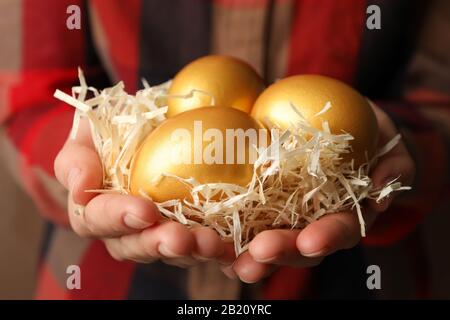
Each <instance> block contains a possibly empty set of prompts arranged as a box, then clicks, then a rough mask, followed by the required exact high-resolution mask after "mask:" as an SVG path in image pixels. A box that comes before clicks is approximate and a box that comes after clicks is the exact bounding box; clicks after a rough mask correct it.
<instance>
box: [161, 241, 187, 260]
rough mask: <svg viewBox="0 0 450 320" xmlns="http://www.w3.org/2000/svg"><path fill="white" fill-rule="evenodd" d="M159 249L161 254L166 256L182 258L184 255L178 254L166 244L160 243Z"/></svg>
mask: <svg viewBox="0 0 450 320" xmlns="http://www.w3.org/2000/svg"><path fill="white" fill-rule="evenodd" d="M158 251H159V253H160V254H162V255H163V256H165V257H170V258H181V257H183V256H182V255H179V254H176V253H174V252H173V251H172V250H170V249H168V248H167V247H166V246H165V245H164V244H160V245H159V247H158Z"/></svg>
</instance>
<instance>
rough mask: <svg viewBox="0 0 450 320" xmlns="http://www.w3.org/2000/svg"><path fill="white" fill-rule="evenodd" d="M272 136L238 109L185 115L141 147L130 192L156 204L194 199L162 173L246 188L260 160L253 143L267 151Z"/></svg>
mask: <svg viewBox="0 0 450 320" xmlns="http://www.w3.org/2000/svg"><path fill="white" fill-rule="evenodd" d="M268 136H269V133H268V132H267V130H266V129H264V127H263V126H262V125H261V124H259V123H258V122H257V121H256V120H254V119H253V118H252V117H251V116H250V115H249V114H247V113H245V112H242V111H240V110H237V109H233V108H229V107H217V106H210V107H203V108H198V109H194V110H189V111H186V112H183V113H180V114H178V115H176V116H174V117H173V118H170V119H167V120H166V121H164V122H163V123H162V124H161V125H160V126H159V127H157V128H156V129H155V130H153V131H152V132H151V133H150V134H149V135H148V137H146V139H145V140H144V142H143V143H142V145H141V146H140V148H139V150H138V152H137V153H136V155H135V157H134V158H133V162H132V167H131V181H130V189H131V193H132V194H135V195H138V194H139V193H140V190H142V191H143V192H145V193H146V194H147V195H149V196H150V197H151V198H152V199H153V200H155V201H157V202H163V201H166V200H171V199H185V198H188V199H190V198H191V196H190V189H189V188H188V187H187V186H186V185H185V184H183V183H182V182H180V181H179V180H177V178H175V177H173V176H163V174H169V175H174V176H177V177H181V178H194V179H195V180H196V181H197V182H199V183H202V184H203V183H232V184H237V185H240V186H243V187H245V186H246V185H247V184H248V183H249V182H250V181H251V178H252V175H253V163H254V161H255V160H256V158H257V153H256V152H255V149H254V148H253V147H252V145H256V146H259V147H266V146H267V144H268V139H269V137H268ZM219 197H220V196H219Z"/></svg>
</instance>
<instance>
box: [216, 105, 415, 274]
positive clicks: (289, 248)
mask: <svg viewBox="0 0 450 320" xmlns="http://www.w3.org/2000/svg"><path fill="white" fill-rule="evenodd" d="M371 105H372V107H373V109H374V112H375V115H376V117H377V121H378V125H379V129H380V130H379V132H380V135H379V146H380V147H381V146H383V145H385V144H386V143H387V142H388V141H390V140H391V139H392V138H393V137H394V136H395V135H396V133H397V130H396V128H395V125H394V124H393V122H392V121H391V119H390V118H389V116H388V115H387V114H386V113H385V112H383V111H382V110H381V109H380V108H378V107H377V106H375V105H374V104H373V103H371ZM414 173H415V166H414V161H413V160H412V158H411V156H410V155H409V153H408V151H407V149H406V147H405V145H404V144H403V143H402V142H400V143H399V144H397V145H396V147H395V148H393V149H392V150H391V151H390V152H388V153H387V154H385V155H384V156H382V157H381V158H380V159H379V160H378V163H377V164H376V166H375V167H374V168H373V170H372V173H371V178H372V181H373V183H374V186H375V187H381V186H383V185H385V184H386V183H387V182H389V181H392V180H393V179H395V178H397V177H399V181H401V182H402V184H404V185H410V184H411V183H412V181H413V179H414ZM394 196H395V194H392V195H391V196H390V197H389V198H387V199H385V200H383V201H382V202H381V203H377V202H376V201H374V200H370V201H368V206H366V207H365V208H364V209H363V212H364V213H363V216H364V220H365V223H366V229H369V228H370V226H371V225H372V224H373V222H374V221H375V219H376V216H377V214H379V213H380V212H383V211H385V210H386V209H387V208H388V207H389V205H390V204H391V202H392V200H393V198H394ZM360 239H361V231H360V224H359V221H358V217H357V215H356V213H354V212H342V213H334V214H328V215H326V216H324V217H323V218H321V219H319V220H318V221H315V222H313V223H311V224H309V225H308V226H307V227H306V228H304V229H303V230H301V231H299V230H268V231H264V232H261V233H260V234H258V235H257V236H256V237H255V238H254V239H253V240H252V241H251V243H250V244H249V249H248V251H246V252H245V253H243V254H241V255H240V256H239V257H238V258H237V260H236V261H235V262H234V264H233V265H232V266H226V267H223V271H224V273H225V274H226V275H228V276H229V277H239V278H240V279H241V280H242V281H244V282H248V283H253V282H257V281H259V280H260V279H262V278H264V277H266V276H268V275H269V274H270V273H271V272H272V271H273V270H275V269H276V268H277V267H278V266H283V265H285V266H295V267H311V266H315V265H317V264H319V263H320V262H321V261H322V260H323V258H324V257H325V256H327V255H329V254H331V253H333V252H336V251H338V250H341V249H348V248H352V247H354V246H355V245H356V244H357V243H358V242H359V241H360Z"/></svg>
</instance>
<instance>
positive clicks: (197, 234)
mask: <svg viewBox="0 0 450 320" xmlns="http://www.w3.org/2000/svg"><path fill="white" fill-rule="evenodd" d="M192 234H193V235H194V239H195V250H194V252H193V254H192V255H193V257H194V258H196V259H198V260H200V261H208V260H212V259H214V258H217V257H219V256H221V255H222V254H223V253H224V250H225V248H224V244H223V241H222V239H220V236H219V235H218V234H217V232H216V231H214V230H213V229H211V228H208V227H196V228H193V229H192Z"/></svg>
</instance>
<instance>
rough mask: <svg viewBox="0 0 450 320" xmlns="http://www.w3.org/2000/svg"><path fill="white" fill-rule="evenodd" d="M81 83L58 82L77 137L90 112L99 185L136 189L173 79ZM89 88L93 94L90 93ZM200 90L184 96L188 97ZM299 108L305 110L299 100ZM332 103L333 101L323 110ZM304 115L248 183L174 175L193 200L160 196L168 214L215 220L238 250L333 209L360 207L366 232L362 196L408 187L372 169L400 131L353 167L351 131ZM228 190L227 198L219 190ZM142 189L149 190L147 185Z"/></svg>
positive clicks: (262, 158)
mask: <svg viewBox="0 0 450 320" xmlns="http://www.w3.org/2000/svg"><path fill="white" fill-rule="evenodd" d="M79 78H80V85H79V86H76V87H74V88H73V89H72V96H70V95H68V94H66V93H64V92H62V91H59V90H57V91H56V92H55V95H54V96H55V97H56V98H58V99H60V100H62V101H64V102H66V103H67V104H69V105H71V106H73V107H75V109H76V112H75V115H74V122H73V128H72V133H71V137H72V138H73V137H75V135H76V132H77V130H78V126H79V121H80V119H81V118H87V119H88V120H89V123H90V125H91V132H92V137H93V141H94V144H95V147H96V149H97V152H98V154H99V156H100V159H101V160H102V164H103V170H104V174H103V186H104V188H103V189H101V190H90V191H92V192H104V193H117V194H129V192H130V191H129V186H130V166H131V162H132V159H133V156H134V154H135V153H136V151H137V150H138V148H139V146H140V144H141V143H142V142H143V140H144V139H145V138H146V137H147V136H148V134H149V133H150V132H152V130H154V129H155V128H156V127H157V126H158V125H159V124H161V123H162V122H163V121H164V120H165V119H166V117H165V113H166V112H167V100H168V99H170V98H174V96H170V95H168V93H167V90H168V88H169V86H170V81H168V82H165V83H163V84H161V85H158V86H153V87H152V86H150V85H149V84H148V83H147V82H146V81H143V84H144V89H142V90H139V91H137V92H136V94H135V95H130V94H128V93H126V92H125V90H124V85H123V83H122V82H119V83H118V84H116V85H115V86H113V87H110V88H106V89H104V90H101V91H99V90H97V89H95V88H92V87H88V86H87V84H86V81H85V79H84V76H83V74H82V72H81V71H80V72H79ZM88 92H91V93H92V95H93V97H91V98H89V99H87V96H88ZM196 92H198V93H202V94H208V93H205V92H200V91H193V92H192V93H190V94H188V95H185V96H176V98H179V99H182V98H189V97H191V96H192V95H193V94H194V93H196ZM292 107H293V108H294V110H296V112H298V110H297V109H296V108H295V107H294V106H292ZM330 108H332V101H331V102H327V104H326V105H325V106H324V108H323V109H322V110H321V111H320V112H319V113H317V114H316V116H320V115H322V114H323V113H325V112H327V111H328V110H329V109H330ZM298 114H299V120H298V121H297V122H295V123H292V124H291V127H290V128H289V130H285V131H284V132H282V133H281V134H280V135H279V136H277V135H275V134H274V132H275V131H274V130H276V124H274V123H269V122H267V123H266V124H268V125H269V126H270V128H271V133H272V142H271V145H269V146H268V147H267V148H266V149H260V150H258V158H257V160H256V162H255V164H254V173H253V177H252V180H251V181H250V183H249V184H248V185H247V187H245V188H243V187H241V186H238V185H233V184H226V183H210V184H200V183H198V182H197V181H195V180H194V179H192V178H191V179H183V178H180V177H177V176H172V175H170V176H172V177H173V178H175V179H178V180H179V181H181V182H183V183H185V184H186V185H188V186H189V187H190V189H191V195H192V201H188V200H186V199H185V200H183V201H182V200H177V199H174V200H171V201H166V202H163V203H156V205H157V206H158V208H159V210H160V212H161V214H163V215H164V216H165V217H166V218H167V219H171V220H175V221H179V222H180V223H182V224H184V225H187V226H198V225H204V226H208V227H211V228H213V229H214V230H216V231H217V232H218V234H219V235H220V236H221V237H222V238H223V239H224V240H227V241H233V242H234V245H235V251H236V254H240V253H242V252H244V251H245V250H247V248H248V244H249V242H250V241H251V239H253V238H254V236H255V235H256V234H258V233H259V232H261V231H264V230H269V229H280V228H281V229H294V228H304V227H305V226H306V225H308V224H310V223H312V222H314V221H316V220H317V219H319V218H321V217H323V216H324V215H326V214H329V213H334V212H344V211H350V210H354V211H356V213H357V215H358V219H359V222H360V225H361V235H362V236H365V223H364V219H363V207H362V202H363V201H364V200H365V199H374V200H376V201H377V202H380V201H381V200H383V199H384V198H386V197H388V196H389V195H390V194H391V193H393V192H396V191H400V190H409V189H410V187H407V186H402V184H401V183H400V182H398V181H397V180H398V179H395V180H393V181H390V182H389V183H387V184H386V185H385V186H383V187H382V188H375V187H374V186H373V184H372V181H371V179H370V177H369V171H370V168H371V166H372V165H373V164H374V163H375V162H376V159H377V158H378V157H380V156H382V155H384V154H386V153H387V152H389V151H390V150H391V149H392V148H394V147H395V146H396V145H397V144H398V143H399V141H400V139H401V137H400V135H397V136H396V137H395V138H393V139H392V140H391V141H390V142H388V143H387V144H386V145H385V146H384V147H383V148H381V149H380V150H378V152H377V154H376V156H375V157H374V158H373V159H370V161H368V162H367V163H365V164H364V165H362V166H360V167H359V168H354V164H353V162H348V163H345V162H343V161H342V155H343V154H345V153H348V152H350V151H351V148H350V141H351V140H353V137H352V136H351V135H350V134H347V133H343V134H332V133H331V132H330V129H329V125H328V123H327V122H323V125H322V129H317V128H314V127H312V125H311V124H310V123H309V122H308V121H307V120H306V119H305V118H304V117H303V116H302V115H301V114H300V113H299V112H298ZM217 194H221V195H222V197H220V200H215V199H217V197H216V198H214V196H215V195H217ZM141 195H142V196H143V197H146V198H148V196H147V195H146V194H144V193H141Z"/></svg>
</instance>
